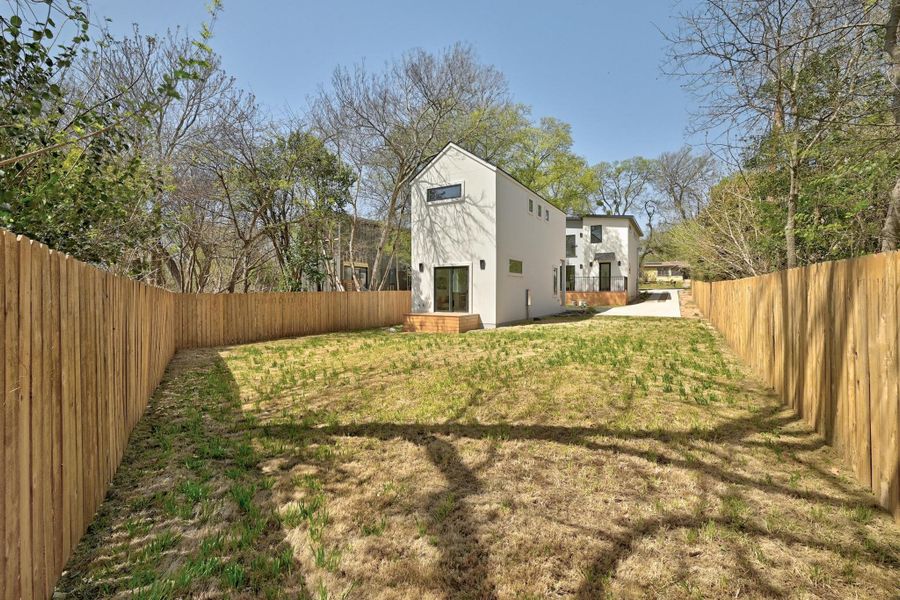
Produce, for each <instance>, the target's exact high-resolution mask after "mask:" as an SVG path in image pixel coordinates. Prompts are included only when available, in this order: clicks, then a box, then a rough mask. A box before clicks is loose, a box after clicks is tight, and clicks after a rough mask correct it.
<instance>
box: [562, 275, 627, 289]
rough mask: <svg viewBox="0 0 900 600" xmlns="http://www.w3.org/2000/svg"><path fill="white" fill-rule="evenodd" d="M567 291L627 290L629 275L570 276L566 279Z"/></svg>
mask: <svg viewBox="0 0 900 600" xmlns="http://www.w3.org/2000/svg"><path fill="white" fill-rule="evenodd" d="M566 291H567V292H627V291H628V277H625V276H621V275H616V276H610V277H570V278H569V280H568V281H566Z"/></svg>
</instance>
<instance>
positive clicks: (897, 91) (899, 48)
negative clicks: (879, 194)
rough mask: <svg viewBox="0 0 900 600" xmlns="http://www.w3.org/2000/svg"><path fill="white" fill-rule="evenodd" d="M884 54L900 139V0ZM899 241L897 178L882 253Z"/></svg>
mask: <svg viewBox="0 0 900 600" xmlns="http://www.w3.org/2000/svg"><path fill="white" fill-rule="evenodd" d="M884 53H885V56H886V57H887V63H888V83H889V85H890V90H891V114H892V116H893V122H894V136H895V137H894V139H895V140H898V139H900V0H892V1H891V6H890V9H889V11H888V14H887V21H886V26H885V32H884ZM898 241H900V176H898V177H897V180H896V182H895V183H894V187H893V189H892V190H891V192H890V196H889V198H888V207H887V214H886V215H885V218H884V225H883V227H882V229H881V250H882V251H883V252H888V251H891V250H896V249H897V247H898Z"/></svg>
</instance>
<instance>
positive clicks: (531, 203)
mask: <svg viewBox="0 0 900 600" xmlns="http://www.w3.org/2000/svg"><path fill="white" fill-rule="evenodd" d="M528 212H530V213H533V212H534V200H532V199H531V198H529V199H528Z"/></svg>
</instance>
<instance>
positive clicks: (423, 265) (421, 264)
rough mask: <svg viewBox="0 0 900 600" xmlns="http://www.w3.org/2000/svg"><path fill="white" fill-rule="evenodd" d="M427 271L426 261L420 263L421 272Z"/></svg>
mask: <svg viewBox="0 0 900 600" xmlns="http://www.w3.org/2000/svg"><path fill="white" fill-rule="evenodd" d="M424 272H425V263H419V273H424Z"/></svg>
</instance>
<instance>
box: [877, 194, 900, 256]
mask: <svg viewBox="0 0 900 600" xmlns="http://www.w3.org/2000/svg"><path fill="white" fill-rule="evenodd" d="M898 241H900V179H897V182H896V183H895V184H894V189H893V190H891V195H890V198H889V199H888V208H887V216H885V218H884V226H883V227H882V228H881V251H882V252H892V251H894V250H896V249H897V246H898Z"/></svg>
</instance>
